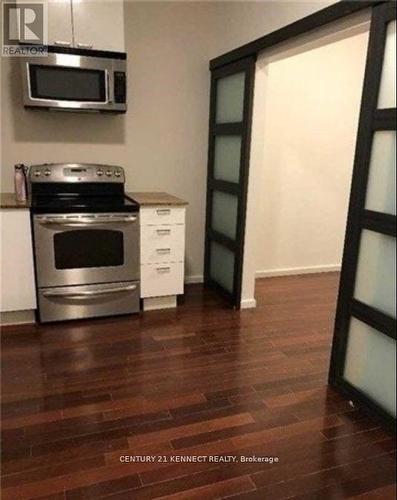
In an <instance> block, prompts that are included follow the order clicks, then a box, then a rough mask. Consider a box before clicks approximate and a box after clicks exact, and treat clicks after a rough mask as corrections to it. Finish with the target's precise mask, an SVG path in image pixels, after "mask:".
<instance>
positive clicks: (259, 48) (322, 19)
mask: <svg viewBox="0 0 397 500" xmlns="http://www.w3.org/2000/svg"><path fill="white" fill-rule="evenodd" d="M382 4H384V6H383V7H384V9H386V10H387V9H393V8H394V9H395V2H394V1H390V0H373V1H354V0H353V1H349V0H342V1H340V2H337V3H335V4H332V5H330V6H329V7H326V8H325V9H322V10H319V11H318V12H315V13H313V14H311V15H309V16H307V17H305V18H302V19H300V20H298V21H296V22H294V23H291V24H289V25H287V26H285V27H283V28H280V29H278V30H276V31H274V32H272V33H269V34H267V35H264V36H263V37H261V38H258V39H256V40H254V41H252V42H249V43H247V44H245V45H242V46H240V47H238V48H236V49H234V50H232V51H230V52H227V53H225V54H223V55H221V56H218V57H216V58H214V59H212V60H211V61H210V64H209V67H210V70H211V72H218V71H221V70H222V68H223V67H227V65H232V64H235V63H238V61H240V60H242V59H245V58H248V57H252V58H253V59H254V60H256V58H257V56H258V54H259V53H260V52H263V51H264V50H266V49H269V48H273V47H274V46H276V45H278V44H280V43H282V42H286V41H289V40H292V39H294V38H296V37H298V36H300V35H304V34H307V33H308V32H311V31H313V30H316V29H318V28H321V27H323V26H325V25H328V24H330V23H332V22H335V21H338V20H342V19H344V18H346V17H347V16H350V15H352V14H354V13H357V12H359V11H361V10H364V9H372V13H374V12H375V9H376V8H378V7H379V6H381V5H382ZM383 7H382V8H383ZM372 22H379V21H376V16H373V19H372V20H371V24H372ZM371 30H372V26H371ZM383 36H384V35H383ZM371 50H373V53H371V52H370V53H369V54H368V57H371V58H375V57H378V58H379V56H380V54H379V50H380V49H379V48H377V49H371ZM382 60H383V54H381V57H380V61H382ZM375 64H376V68H377V69H376V71H375V73H378V72H379V71H380V69H379V68H380V64H381V62H380V63H379V62H378V63H375ZM254 77H255V75H254V74H253V80H252V86H253V85H254ZM366 78H367V79H369V80H371V79H374V78H376V79H377V83H376V85H377V86H378V87H376V85H375V84H374V82H372V83H371V82H368V81H367V82H364V86H367V87H370V90H367V92H369V91H371V92H372V93H375V89H376V88H377V89H378V88H379V80H380V73H379V74H377V75H376V76H374V75H372V76H366ZM374 85H375V87H374ZM364 91H365V90H364ZM375 95H376V96H377V92H376V93H375ZM214 99H215V96H214V94H213V93H211V99H210V107H211V110H212V109H214V108H213V106H214V103H215V101H214ZM373 99H374V98H373ZM252 104H253V103H252V100H251V104H250V105H251V109H250V110H249V112H250V116H251V117H252ZM371 109H372V108H371ZM372 111H373V110H372ZM372 111H371V112H372ZM393 111H394V110H385V111H383V110H382V111H375V112H374V114H373V122H372V123H371V125H368V124H365V125H364V124H360V127H367V128H368V127H372V128H373V130H395V129H396V118H395V113H394V112H393ZM368 112H369V111H368V110H367V111H362V113H368ZM211 113H212V112H211ZM251 119H252V118H251ZM361 121H362V120H361ZM210 123H211V119H210ZM210 130H211V125H210ZM371 134H372V131H371ZM367 137H368V136H367ZM366 148H368V144H367V145H365V144H364V142H363V144H362V148H361V150H362V151H361V152H360V154H362V153H363V152H365V151H366ZM211 150H212V145H211V133H210V147H209V151H210V152H209V159H208V161H209V168H210V165H211V164H212V158H211ZM367 154H368V151H367ZM356 161H357V160H355V162H356ZM365 168H366V172H365V171H363V172H362V173H363V175H364V176H365V175H366V176H368V164H367V166H366V167H365ZM248 173H249V156H247V161H246V165H245V174H244V175H245V176H246V182H245V191H244V194H243V199H244V203H245V204H246V199H247V186H248V182H247V181H248ZM356 182H363V181H362V180H361V181H360V180H357V181H356ZM366 182H367V179H366V180H365V183H366ZM358 191H360V190H358ZM362 196H363V194H362V192H361V191H360V192H359V194H358V195H357V196H356V195H355V196H353V199H352V200H351V206H353V208H352V211H353V212H352V213H351V214H350V215H349V217H353V218H355V217H360V218H361V223H362V226H361V227H364V228H368V229H375V230H377V231H378V232H382V233H384V234H389V235H392V236H395V235H396V218H395V217H393V216H388V215H385V214H378V213H375V212H371V211H369V210H365V211H363V212H362V213H361V214H360V215H358V213H355V208H354V206H355V205H357V206H358V205H359V204H360V203H362ZM209 201H210V200H209V199H208V197H207V224H208V215H209V214H208V202H209ZM245 211H246V207H245V206H244V219H243V220H242V222H243V225H242V227H241V228H240V230H241V231H242V232H245ZM349 212H350V209H349ZM357 238H358V236H357V233H356V232H355V231H353V234H352V235H349V238H346V240H347V241H346V242H345V252H347V253H348V255H347V257H346V258H347V260H348V262H347V263H346V264H345V267H347V268H348V269H349V268H351V267H352V262H353V261H354V260H355V259H357V252H358V250H357V241H358V239H357ZM352 242H353V243H352ZM242 245H244V239H242ZM347 247H349V250H347ZM241 251H243V247H242V249H241ZM207 252H208V249H207V245H206V254H207ZM242 259H243V254H241V260H242ZM242 265H243V262H240V263H239V266H240V267H239V272H240V288H241V273H242ZM347 274H349V273H347ZM346 276H347V275H346ZM352 277H353V276H352V274H351V273H350V274H349V278H350V279H352ZM344 279H348V278H346V277H345V278H344ZM351 286H352V285H351ZM351 286H350V288H349V287H348V290H349V291H348V292H343V293H350V294H351V293H352V288H351ZM239 298H241V290H240V295H239ZM341 307H342V306H341ZM349 307H350V312H351V313H352V314H354V315H355V316H356V317H357V318H359V319H364V320H365V321H366V322H367V323H368V324H370V325H372V326H374V327H375V328H377V329H378V330H380V331H381V332H383V333H385V334H386V335H389V336H391V337H393V338H395V335H396V333H395V332H396V320H395V319H392V318H389V317H387V316H386V315H384V314H382V313H380V312H379V311H374V310H373V309H372V308H369V307H368V306H366V305H365V304H361V303H359V302H358V301H356V300H353V299H352V300H351V305H350V306H349ZM345 312H346V311H343V314H344V313H345ZM337 314H338V318H337V328H339V329H341V330H342V331H345V334H346V324H345V325H344V327H343V325H342V326H341V325H340V324H338V321H342V319H341V318H342V316H343V314H342V312H341V311H338V313H337ZM336 335H337V334H336ZM345 350H346V338H343V339H342V340H340V339H337V341H336V343H334V346H333V353H332V362H331V368H330V377H329V381H330V383H331V384H333V385H335V386H337V387H338V388H339V389H340V390H341V391H342V392H344V393H345V394H346V395H347V396H348V397H352V398H354V399H357V400H358V401H360V402H362V403H364V405H365V406H367V407H368V408H369V409H371V410H373V412H374V413H375V414H376V415H377V416H378V417H379V418H380V419H381V420H382V422H383V423H385V424H386V425H388V426H390V427H392V428H393V429H395V419H393V418H392V417H391V416H390V415H388V414H387V413H386V412H385V411H383V410H382V409H381V408H379V407H378V406H377V405H376V404H375V403H373V402H372V401H371V400H370V399H369V398H368V397H366V396H365V395H364V394H363V393H361V392H360V391H358V390H357V389H355V388H354V387H352V386H351V385H349V384H348V383H347V382H345V381H344V382H341V377H340V369H341V368H340V366H341V359H342V358H341V356H344V352H345Z"/></svg>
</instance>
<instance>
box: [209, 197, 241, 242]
mask: <svg viewBox="0 0 397 500" xmlns="http://www.w3.org/2000/svg"><path fill="white" fill-rule="evenodd" d="M237 205H238V199H237V196H235V195H233V194H229V193H222V192H221V191H214V192H213V195H212V224H211V226H212V229H214V230H215V231H218V232H219V233H222V234H224V235H225V236H228V237H229V238H232V239H233V240H234V239H235V238H236V228H237Z"/></svg>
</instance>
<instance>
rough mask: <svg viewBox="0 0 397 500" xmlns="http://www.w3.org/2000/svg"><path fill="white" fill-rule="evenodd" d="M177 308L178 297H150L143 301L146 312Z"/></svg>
mask: <svg viewBox="0 0 397 500" xmlns="http://www.w3.org/2000/svg"><path fill="white" fill-rule="evenodd" d="M176 306H177V302H176V295H167V296H165V297H148V298H146V299H143V310H144V311H155V310H157V309H174V308H175V307H176Z"/></svg>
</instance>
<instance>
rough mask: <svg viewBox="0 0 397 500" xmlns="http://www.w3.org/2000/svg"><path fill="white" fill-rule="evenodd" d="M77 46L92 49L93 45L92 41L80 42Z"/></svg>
mask: <svg viewBox="0 0 397 500" xmlns="http://www.w3.org/2000/svg"><path fill="white" fill-rule="evenodd" d="M77 47H78V48H79V49H92V47H93V45H92V43H78V44H77Z"/></svg>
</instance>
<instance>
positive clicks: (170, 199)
mask: <svg viewBox="0 0 397 500" xmlns="http://www.w3.org/2000/svg"><path fill="white" fill-rule="evenodd" d="M126 195H127V196H128V197H129V198H132V199H133V200H135V201H136V202H137V203H139V205H141V206H142V207H144V206H158V205H169V206H176V207H180V206H185V205H188V202H187V201H184V200H181V198H177V197H176V196H173V195H172V194H168V193H126Z"/></svg>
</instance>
